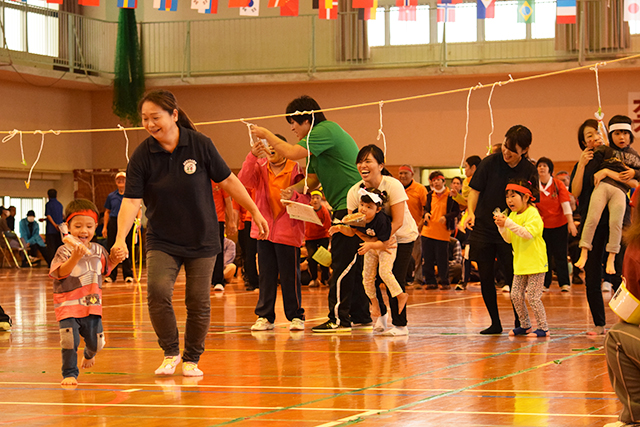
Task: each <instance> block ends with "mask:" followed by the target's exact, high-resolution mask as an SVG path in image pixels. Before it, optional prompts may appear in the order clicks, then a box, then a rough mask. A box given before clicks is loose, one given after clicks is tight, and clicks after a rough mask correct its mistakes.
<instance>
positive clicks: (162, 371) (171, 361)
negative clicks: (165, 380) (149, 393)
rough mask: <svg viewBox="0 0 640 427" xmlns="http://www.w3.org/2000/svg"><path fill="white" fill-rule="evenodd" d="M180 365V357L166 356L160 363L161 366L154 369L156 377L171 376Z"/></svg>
mask: <svg viewBox="0 0 640 427" xmlns="http://www.w3.org/2000/svg"><path fill="white" fill-rule="evenodd" d="M179 363H180V356H167V357H165V358H164V360H163V361H162V365H160V367H159V368H158V369H156V375H173V373H174V372H175V371H176V367H177V366H178V364H179Z"/></svg>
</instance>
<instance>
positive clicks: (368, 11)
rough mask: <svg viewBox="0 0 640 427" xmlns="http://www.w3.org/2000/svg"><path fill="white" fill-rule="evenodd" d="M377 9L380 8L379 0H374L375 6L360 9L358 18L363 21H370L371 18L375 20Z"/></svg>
mask: <svg viewBox="0 0 640 427" xmlns="http://www.w3.org/2000/svg"><path fill="white" fill-rule="evenodd" d="M377 10H378V0H373V7H367V8H364V9H358V19H359V20H361V21H368V20H370V19H373V20H375V19H376V11H377Z"/></svg>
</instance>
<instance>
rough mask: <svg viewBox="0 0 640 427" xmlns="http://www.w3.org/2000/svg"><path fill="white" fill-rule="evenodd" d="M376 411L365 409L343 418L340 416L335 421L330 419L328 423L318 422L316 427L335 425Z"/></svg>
mask: <svg viewBox="0 0 640 427" xmlns="http://www.w3.org/2000/svg"><path fill="white" fill-rule="evenodd" d="M376 413H378V411H366V412H361V413H359V414H356V415H351V416H350V417H345V418H340V419H339V420H336V421H330V422H328V423H324V424H320V425H318V426H316V427H333V426H337V425H338V424H340V423H344V422H349V421H355V420H357V419H359V418H360V417H366V416H368V415H373V414H376Z"/></svg>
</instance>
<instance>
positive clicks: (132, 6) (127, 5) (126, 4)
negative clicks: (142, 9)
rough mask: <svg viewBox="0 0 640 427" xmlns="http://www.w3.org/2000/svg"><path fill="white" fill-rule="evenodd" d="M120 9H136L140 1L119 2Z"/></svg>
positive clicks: (124, 0) (120, 0) (121, 0)
mask: <svg viewBox="0 0 640 427" xmlns="http://www.w3.org/2000/svg"><path fill="white" fill-rule="evenodd" d="M47 1H49V0H47ZM60 3H62V1H60ZM118 7H119V8H125V9H135V8H137V7H138V0H118Z"/></svg>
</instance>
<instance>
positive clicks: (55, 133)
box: [24, 129, 60, 190]
mask: <svg viewBox="0 0 640 427" xmlns="http://www.w3.org/2000/svg"><path fill="white" fill-rule="evenodd" d="M33 133H35V134H38V133H39V134H40V135H42V140H41V141H40V151H38V157H36V161H35V162H33V165H31V169H29V177H28V178H27V180H26V181H25V182H24V185H26V187H27V190H28V189H29V186H30V185H31V174H32V173H33V168H35V167H36V165H37V164H38V161H39V160H40V155H41V154H42V149H43V148H44V135H45V134H47V133H53V134H54V135H60V131H55V130H53V129H50V130H48V131H45V132H43V131H41V130H36V131H34V132H33Z"/></svg>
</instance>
